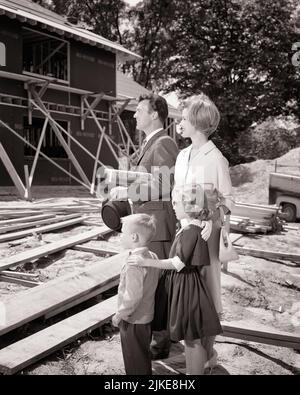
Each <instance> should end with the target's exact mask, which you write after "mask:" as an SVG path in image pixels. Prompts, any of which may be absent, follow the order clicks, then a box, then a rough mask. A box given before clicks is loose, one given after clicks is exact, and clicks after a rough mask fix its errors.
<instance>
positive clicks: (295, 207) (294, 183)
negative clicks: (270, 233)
mask: <svg viewBox="0 0 300 395" xmlns="http://www.w3.org/2000/svg"><path fill="white" fill-rule="evenodd" d="M269 204H276V206H279V207H281V211H282V214H283V215H282V218H284V219H285V220H286V221H288V222H295V221H296V219H300V176H296V175H291V174H284V173H270V178H269Z"/></svg>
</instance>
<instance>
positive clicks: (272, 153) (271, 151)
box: [238, 117, 300, 161]
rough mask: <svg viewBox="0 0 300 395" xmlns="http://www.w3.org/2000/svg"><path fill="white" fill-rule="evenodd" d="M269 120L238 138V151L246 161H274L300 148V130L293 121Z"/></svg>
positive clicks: (286, 119)
mask: <svg viewBox="0 0 300 395" xmlns="http://www.w3.org/2000/svg"><path fill="white" fill-rule="evenodd" d="M290 118H291V117H289V118H283V117H279V118H277V119H274V118H269V119H267V120H266V121H264V122H262V123H261V124H259V125H253V127H251V128H249V129H248V131H247V134H245V135H244V136H243V138H238V143H239V150H240V151H241V153H242V155H243V157H245V158H246V159H248V160H251V161H252V160H256V159H275V158H278V157H280V156H282V155H284V154H285V153H287V152H288V151H290V150H291V149H293V148H296V147H298V146H300V128H299V126H298V127H297V124H296V123H295V121H294V120H293V119H290Z"/></svg>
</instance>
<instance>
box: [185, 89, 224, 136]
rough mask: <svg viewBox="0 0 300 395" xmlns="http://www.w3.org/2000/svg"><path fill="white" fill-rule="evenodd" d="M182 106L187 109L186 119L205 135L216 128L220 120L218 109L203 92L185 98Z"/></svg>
mask: <svg viewBox="0 0 300 395" xmlns="http://www.w3.org/2000/svg"><path fill="white" fill-rule="evenodd" d="M182 107H183V108H186V109H187V119H188V121H189V122H190V123H191V124H192V125H193V126H194V127H195V128H196V129H197V130H199V131H200V132H202V133H203V134H205V135H206V136H207V137H209V136H210V135H211V134H213V133H214V132H215V131H216V130H217V128H218V126H219V122H220V113H219V110H218V109H217V106H216V105H215V103H214V102H213V101H211V100H210V98H209V97H208V96H206V95H205V94H204V93H201V94H200V95H194V96H191V97H189V98H187V99H186V100H184V102H183V103H182Z"/></svg>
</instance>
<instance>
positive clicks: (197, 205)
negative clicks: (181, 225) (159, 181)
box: [172, 184, 212, 221]
mask: <svg viewBox="0 0 300 395" xmlns="http://www.w3.org/2000/svg"><path fill="white" fill-rule="evenodd" d="M172 200H173V201H177V202H178V201H180V202H182V204H183V207H184V212H185V213H186V214H187V215H188V216H189V217H190V218H197V219H200V220H203V221H206V220H208V219H210V218H211V216H212V211H211V210H209V209H208V201H207V196H206V193H205V191H204V189H203V188H202V186H201V185H199V184H187V185H184V186H182V187H175V188H174V189H173V192H172Z"/></svg>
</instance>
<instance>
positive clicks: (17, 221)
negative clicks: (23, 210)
mask: <svg viewBox="0 0 300 395" xmlns="http://www.w3.org/2000/svg"><path fill="white" fill-rule="evenodd" d="M54 217H55V215H54V214H41V215H31V216H30V217H21V218H14V219H6V220H0V226H2V225H14V224H20V223H26V222H34V221H39V220H41V219H49V218H54Z"/></svg>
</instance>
